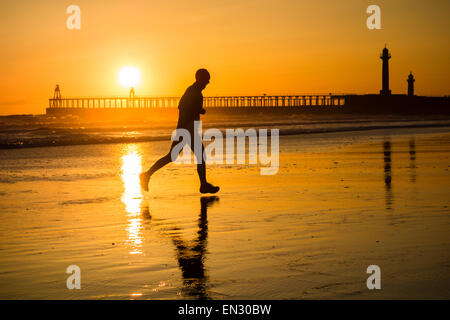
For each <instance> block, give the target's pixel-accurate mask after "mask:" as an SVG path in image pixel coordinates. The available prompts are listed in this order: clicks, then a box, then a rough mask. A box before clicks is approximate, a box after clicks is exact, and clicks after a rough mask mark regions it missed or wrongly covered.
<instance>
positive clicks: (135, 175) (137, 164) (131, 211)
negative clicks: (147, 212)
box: [121, 144, 143, 254]
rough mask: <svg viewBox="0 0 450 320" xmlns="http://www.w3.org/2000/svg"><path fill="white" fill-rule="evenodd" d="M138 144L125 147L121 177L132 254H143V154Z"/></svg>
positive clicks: (122, 198)
mask: <svg viewBox="0 0 450 320" xmlns="http://www.w3.org/2000/svg"><path fill="white" fill-rule="evenodd" d="M137 150H138V146H137V145H135V144H132V145H126V146H125V147H124V155H123V156H122V168H121V173H122V174H121V177H122V180H123V186H124V192H123V194H122V197H121V200H122V202H123V203H124V204H125V210H126V212H127V217H128V221H129V224H128V227H127V235H128V241H127V242H128V244H129V246H130V251H129V252H130V254H142V242H143V234H142V228H143V227H142V218H141V214H140V206H141V203H142V193H141V188H140V185H139V173H140V172H141V171H142V165H141V156H140V155H139V154H138V151H137Z"/></svg>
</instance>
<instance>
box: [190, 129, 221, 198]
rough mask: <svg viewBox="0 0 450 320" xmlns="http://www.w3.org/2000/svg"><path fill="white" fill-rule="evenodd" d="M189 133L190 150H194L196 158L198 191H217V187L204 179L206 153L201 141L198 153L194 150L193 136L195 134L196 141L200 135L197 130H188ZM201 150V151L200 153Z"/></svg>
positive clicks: (199, 139) (199, 138)
mask: <svg viewBox="0 0 450 320" xmlns="http://www.w3.org/2000/svg"><path fill="white" fill-rule="evenodd" d="M190 133H191V141H190V145H189V146H190V147H191V150H192V151H193V152H194V156H195V157H196V159H197V173H198V177H199V179H200V192H201V193H216V192H217V191H219V189H220V188H219V187H216V186H213V185H212V184H210V183H208V181H206V154H205V147H204V146H203V143H202V145H201V150H198V151H199V154H196V150H195V147H194V145H195V144H194V136H195V135H196V136H197V139H198V140H197V141H201V137H200V136H199V134H198V133H197V132H193V130H192V131H190ZM200 152H201V153H200Z"/></svg>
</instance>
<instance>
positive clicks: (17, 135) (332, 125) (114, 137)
mask: <svg viewBox="0 0 450 320" xmlns="http://www.w3.org/2000/svg"><path fill="white" fill-rule="evenodd" d="M216 125H218V123H209V124H206V125H205V124H203V131H205V130H207V129H209V128H212V127H215V126H216ZM433 127H450V120H441V121H439V120H422V121H419V120H417V119H402V120H398V119H397V120H394V121H393V120H391V119H388V120H386V119H377V120H373V119H371V120H352V119H346V120H324V121H313V120H310V121H308V120H302V121H292V119H291V121H288V120H286V121H261V122H257V121H252V122H242V121H241V122H239V121H232V122H229V123H226V126H225V125H224V123H221V124H220V126H217V128H218V129H219V130H221V131H222V133H223V134H224V133H225V130H226V129H227V128H230V129H231V128H233V129H237V128H243V129H244V130H245V129H248V128H255V129H262V128H267V129H279V130H280V131H279V134H280V135H282V136H283V135H299V134H313V133H333V132H345V131H362V130H378V129H399V128H433ZM124 129H125V128H123V127H122V128H108V129H107V130H103V129H102V130H97V128H90V129H89V130H84V129H83V128H52V127H38V128H34V129H27V130H19V129H17V130H8V131H7V132H5V131H0V149H14V148H31V147H50V146H70V145H86V144H107V143H139V142H149V141H164V140H170V137H171V133H172V130H173V128H169V127H158V128H148V127H147V128H146V127H132V128H126V130H124Z"/></svg>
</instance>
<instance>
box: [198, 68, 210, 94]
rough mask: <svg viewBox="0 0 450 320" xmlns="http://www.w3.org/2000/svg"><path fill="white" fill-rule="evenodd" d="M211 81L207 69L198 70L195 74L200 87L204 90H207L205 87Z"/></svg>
mask: <svg viewBox="0 0 450 320" xmlns="http://www.w3.org/2000/svg"><path fill="white" fill-rule="evenodd" d="M209 79H211V76H210V75H209V72H208V70H206V69H198V70H197V72H196V73H195V80H196V82H197V83H198V84H199V85H200V87H201V88H202V90H203V89H205V87H206V86H207V84H208V83H209Z"/></svg>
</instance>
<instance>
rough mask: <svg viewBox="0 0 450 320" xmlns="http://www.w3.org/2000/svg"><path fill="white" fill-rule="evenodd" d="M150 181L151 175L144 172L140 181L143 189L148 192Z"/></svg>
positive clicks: (140, 176)
mask: <svg viewBox="0 0 450 320" xmlns="http://www.w3.org/2000/svg"><path fill="white" fill-rule="evenodd" d="M149 180H150V175H149V174H148V172H142V173H141V174H140V175H139V181H140V184H141V188H142V189H144V190H145V191H147V192H148V182H149Z"/></svg>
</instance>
